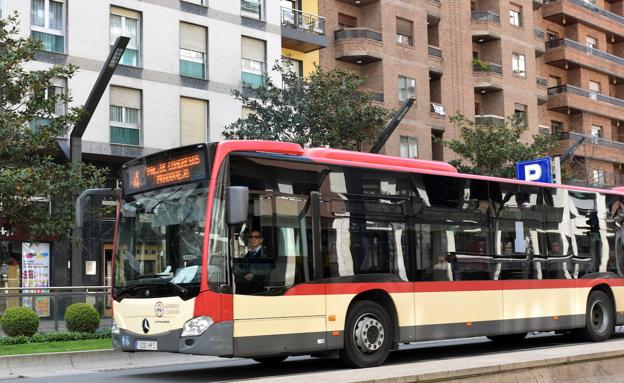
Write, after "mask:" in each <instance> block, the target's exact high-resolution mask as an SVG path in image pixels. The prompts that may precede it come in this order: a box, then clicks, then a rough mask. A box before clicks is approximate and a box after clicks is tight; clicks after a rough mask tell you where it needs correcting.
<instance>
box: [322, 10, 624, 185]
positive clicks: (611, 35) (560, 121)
mask: <svg viewBox="0 0 624 383" xmlns="http://www.w3.org/2000/svg"><path fill="white" fill-rule="evenodd" d="M623 4H624V2H623V1H615V2H611V3H609V2H605V1H604V0H596V1H595V2H592V1H583V0H554V1H552V0H551V1H548V0H547V1H543V0H513V1H494V0H472V1H467V0H441V1H438V0H423V1H404V0H383V1H380V0H319V7H318V8H319V14H320V15H322V16H324V17H326V28H327V35H328V39H329V43H328V47H327V48H325V49H322V50H321V52H320V63H321V66H323V67H325V68H333V67H344V68H349V69H352V70H355V71H357V72H359V73H361V74H362V75H364V76H365V77H366V83H365V88H366V89H368V90H370V91H371V92H373V94H374V95H375V99H376V100H377V101H379V102H380V103H383V104H384V105H385V106H387V107H389V108H394V109H397V108H398V107H399V106H400V105H401V103H402V102H403V100H405V99H406V98H407V97H412V96H414V97H415V98H416V103H415V105H414V107H413V108H412V110H410V112H409V113H408V115H407V116H406V118H405V119H404V121H403V122H402V123H401V125H400V126H399V127H398V129H397V131H396V132H395V134H394V135H393V136H392V137H391V139H390V140H389V142H388V144H387V145H386V147H385V148H384V151H385V153H387V154H393V155H402V156H410V157H419V158H425V159H430V158H431V159H436V160H448V159H450V158H451V156H452V152H450V151H449V150H448V149H446V148H443V147H442V146H441V145H440V144H439V142H438V140H436V139H435V138H445V139H448V138H451V137H454V136H455V134H456V132H454V131H453V127H452V126H451V125H450V124H449V122H448V118H446V116H445V115H453V114H455V113H458V112H459V113H461V114H463V115H464V116H466V117H467V118H468V119H470V120H473V121H476V123H477V124H490V125H495V124H496V123H498V122H500V121H502V120H503V119H504V118H505V117H509V116H512V115H514V114H518V115H520V116H521V117H523V118H525V120H526V122H527V124H528V126H529V129H528V132H527V134H526V139H529V138H530V137H531V136H532V135H534V134H537V133H542V134H554V135H556V137H557V138H558V140H559V143H560V147H559V148H558V152H561V151H563V150H565V148H567V147H569V146H570V145H571V144H572V143H574V142H575V141H576V140H578V139H579V138H581V137H585V138H586V139H585V141H584V143H583V144H582V145H581V146H580V147H579V149H578V150H577V151H576V152H575V155H574V157H573V159H572V161H570V162H568V163H567V164H566V166H567V168H568V173H569V175H570V176H572V178H573V179H574V180H575V181H574V182H577V183H586V184H602V185H609V186H612V185H614V184H617V185H621V184H622V180H623V177H622V172H624V171H623V170H622V169H621V167H622V165H621V164H622V163H624V141H622V142H620V141H621V140H624V134H622V138H620V136H621V133H620V125H622V124H623V123H621V122H620V121H621V120H624V99H620V98H624V85H620V84H622V81H623V79H622V77H623V76H624V66H622V65H623V64H624V49H623V48H624V44H623V42H624V5H623ZM622 128H623V129H624V126H623V127H622Z"/></svg>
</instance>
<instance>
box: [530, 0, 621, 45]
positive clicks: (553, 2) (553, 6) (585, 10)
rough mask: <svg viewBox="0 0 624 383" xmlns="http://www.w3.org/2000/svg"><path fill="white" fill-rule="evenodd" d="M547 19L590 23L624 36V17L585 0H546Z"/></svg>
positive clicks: (545, 15)
mask: <svg viewBox="0 0 624 383" xmlns="http://www.w3.org/2000/svg"><path fill="white" fill-rule="evenodd" d="M542 15H543V17H544V18H545V19H547V20H550V21H553V22H556V23H559V24H561V25H570V24H574V23H576V22H579V21H580V22H582V23H584V24H589V25H591V26H593V27H595V28H597V29H600V30H602V31H605V32H609V33H615V34H617V35H620V36H624V17H623V16H620V15H616V14H615V13H612V12H609V11H607V10H605V9H603V8H600V7H597V6H596V5H595V4H592V3H590V2H589V1H583V0H546V1H544V7H543V8H542Z"/></svg>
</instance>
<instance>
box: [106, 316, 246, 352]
mask: <svg viewBox="0 0 624 383" xmlns="http://www.w3.org/2000/svg"><path fill="white" fill-rule="evenodd" d="M232 331H233V326H232V321H224V322H219V323H214V324H213V325H211V326H210V327H209V328H208V329H207V330H206V331H204V333H203V334H201V335H198V336H185V337H182V336H181V334H182V329H177V330H171V331H167V332H163V333H159V334H137V333H134V332H131V331H127V330H124V329H119V334H113V335H112V338H113V348H114V349H116V350H121V351H164V352H179V353H184V354H197V355H213V356H232V354H233V353H234V340H233V332H232Z"/></svg>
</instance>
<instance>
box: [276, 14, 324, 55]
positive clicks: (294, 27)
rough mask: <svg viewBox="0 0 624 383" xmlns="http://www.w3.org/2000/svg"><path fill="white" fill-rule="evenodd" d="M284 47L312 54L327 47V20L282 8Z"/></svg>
mask: <svg viewBox="0 0 624 383" xmlns="http://www.w3.org/2000/svg"><path fill="white" fill-rule="evenodd" d="M281 14H282V47H284V48H288V49H293V50H296V51H299V52H304V53H308V52H312V51H315V50H317V49H321V48H325V47H326V46H327V35H326V34H325V18H324V17H321V16H316V15H311V14H309V13H305V12H301V11H298V10H296V9H291V8H285V7H282V10H281Z"/></svg>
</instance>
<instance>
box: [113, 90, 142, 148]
mask: <svg viewBox="0 0 624 383" xmlns="http://www.w3.org/2000/svg"><path fill="white" fill-rule="evenodd" d="M110 129H111V130H110V142H111V144H123V145H140V143H141V91H140V90H138V89H131V88H122V87H119V86H111V87H110Z"/></svg>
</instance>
